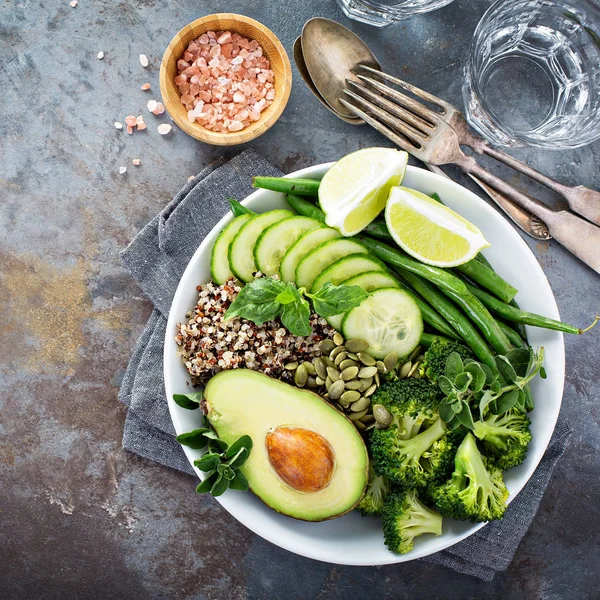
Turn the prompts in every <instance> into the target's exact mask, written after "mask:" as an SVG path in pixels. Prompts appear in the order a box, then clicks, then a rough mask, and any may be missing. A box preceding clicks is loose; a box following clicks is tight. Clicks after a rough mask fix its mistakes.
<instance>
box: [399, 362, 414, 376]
mask: <svg viewBox="0 0 600 600" xmlns="http://www.w3.org/2000/svg"><path fill="white" fill-rule="evenodd" d="M411 367H412V363H411V362H410V360H409V361H408V362H406V363H404V364H403V365H402V366H401V367H400V369H399V370H398V377H399V378H400V379H404V378H405V377H406V376H407V375H408V374H409V373H410V368H411Z"/></svg>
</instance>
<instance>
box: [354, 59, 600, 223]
mask: <svg viewBox="0 0 600 600" xmlns="http://www.w3.org/2000/svg"><path fill="white" fill-rule="evenodd" d="M360 68H361V69H362V70H364V71H365V72H367V73H371V74H372V75H374V76H376V77H378V78H380V79H383V80H386V81H389V82H391V83H393V84H394V85H397V86H398V87H401V88H403V89H405V90H407V91H409V92H411V93H412V94H414V95H415V96H417V97H419V98H422V99H423V100H425V101H426V102H429V103H430V104H432V105H433V106H435V107H436V108H437V111H433V110H431V109H428V108H426V107H425V106H424V105H422V104H420V103H419V102H417V101H415V100H413V99H412V98H410V97H409V96H406V95H405V94H402V93H400V92H398V91H397V90H394V89H392V88H390V87H388V86H386V85H384V84H382V83H380V82H379V81H377V80H376V79H373V78H372V77H368V76H365V75H361V74H357V77H358V78H359V79H361V80H362V81H364V82H365V83H368V84H369V85H370V86H372V87H373V88H374V89H375V90H378V91H379V92H380V93H381V94H382V95H384V96H388V97H389V98H392V99H393V100H395V101H396V102H399V103H400V104H402V105H403V106H405V107H406V108H408V109H409V110H411V111H412V112H414V113H416V114H418V115H421V116H423V117H424V118H425V119H427V118H428V116H427V115H432V116H435V117H437V118H439V119H441V120H442V121H444V122H445V123H447V124H448V125H450V127H452V129H454V131H456V135H457V136H458V142H459V144H461V145H464V146H469V147H470V148H471V149H472V150H474V151H475V152H476V153H477V154H487V155H488V156H491V157H492V158H495V159H496V160H498V161H500V162H502V163H504V164H506V165H508V166H509V167H512V168H513V169H515V170H516V171H519V172H520V173H523V174H524V175H527V176H528V177H531V179H533V180H535V181H537V182H539V183H541V184H543V185H545V186H546V187H548V188H550V189H551V190H553V191H555V192H556V193H558V194H559V195H561V196H562V197H563V198H564V199H565V200H566V201H567V203H568V205H569V208H570V209H571V210H572V211H573V212H576V213H578V214H580V215H581V216H583V217H585V218H586V219H588V220H589V221H591V222H592V223H594V224H595V225H600V192H597V191H596V190H592V189H590V188H587V187H585V186H582V185H580V186H577V187H570V186H567V185H563V184H562V183H560V182H558V181H556V180H555V179H552V178H551V177H547V176H546V175H544V174H543V173H540V172H539V171H537V170H536V169H533V168H532V167H530V166H529V165H527V164H525V163H524V162H521V161H520V160H517V159H516V158H513V157H512V156H510V155H509V154H506V152H502V150H497V149H496V148H493V147H492V146H490V145H489V144H488V142H487V141H486V140H484V139H483V138H482V137H481V136H478V135H476V134H474V133H473V132H472V131H471V129H470V128H469V124H468V123H467V119H466V118H465V116H464V114H463V113H462V112H461V111H460V110H458V109H457V108H455V107H454V106H452V105H451V104H449V103H448V102H446V101H445V100H442V99H441V98H438V97H437V96H434V95H433V94H430V93H429V92H426V91H425V90H422V89H420V88H418V87H415V86H414V85H411V84H410V83H407V82H406V81H403V80H402V79H398V78H397V77H393V76H392V75H388V74H387V73H384V72H383V71H379V70H377V69H373V68H372V67H368V66H366V65H360Z"/></svg>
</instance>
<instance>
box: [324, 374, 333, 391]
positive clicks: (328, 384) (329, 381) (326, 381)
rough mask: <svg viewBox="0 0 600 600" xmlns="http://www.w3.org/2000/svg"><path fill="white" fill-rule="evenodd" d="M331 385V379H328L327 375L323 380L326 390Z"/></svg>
mask: <svg viewBox="0 0 600 600" xmlns="http://www.w3.org/2000/svg"><path fill="white" fill-rule="evenodd" d="M332 383H333V379H331V377H329V375H327V378H326V379H325V387H326V388H327V389H329V388H330V387H331V384H332Z"/></svg>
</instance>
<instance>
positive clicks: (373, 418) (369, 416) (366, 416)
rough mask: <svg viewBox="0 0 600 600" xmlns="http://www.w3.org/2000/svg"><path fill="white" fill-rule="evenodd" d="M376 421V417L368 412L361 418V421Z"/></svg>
mask: <svg viewBox="0 0 600 600" xmlns="http://www.w3.org/2000/svg"><path fill="white" fill-rule="evenodd" d="M374 421H375V417H374V416H373V415H369V414H366V415H365V416H364V417H363V418H362V419H361V420H360V422H361V423H365V425H366V424H367V423H373V422H374Z"/></svg>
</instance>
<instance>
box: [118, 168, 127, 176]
mask: <svg viewBox="0 0 600 600" xmlns="http://www.w3.org/2000/svg"><path fill="white" fill-rule="evenodd" d="M119 173H120V174H121V175H125V173H127V167H119Z"/></svg>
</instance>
